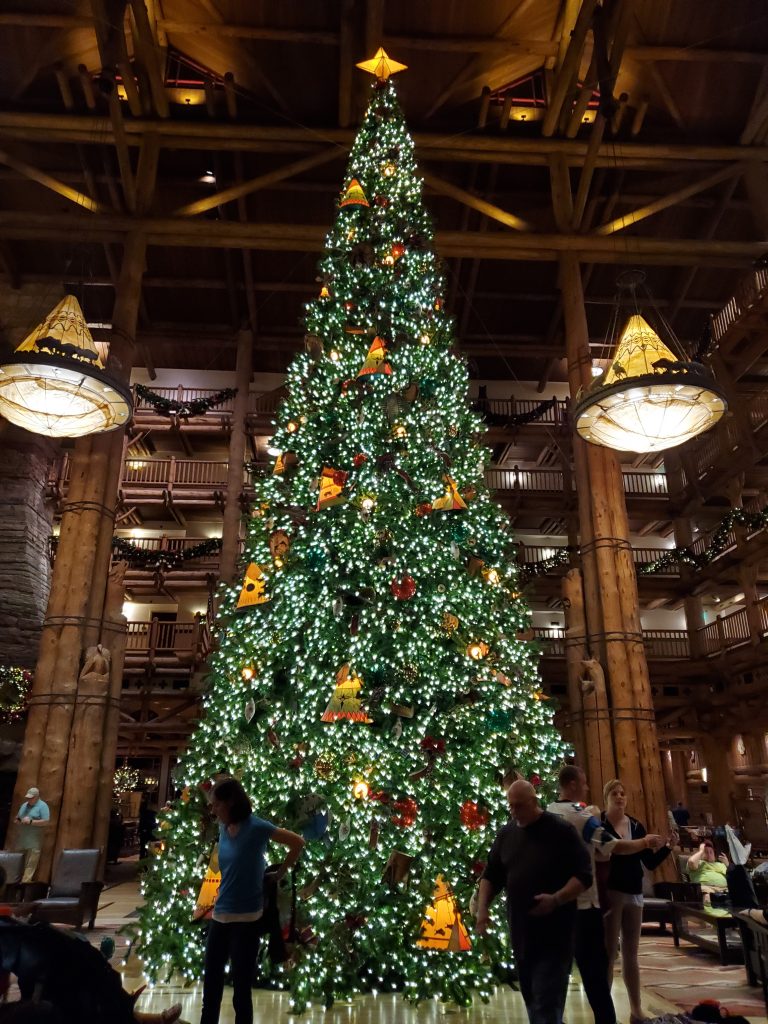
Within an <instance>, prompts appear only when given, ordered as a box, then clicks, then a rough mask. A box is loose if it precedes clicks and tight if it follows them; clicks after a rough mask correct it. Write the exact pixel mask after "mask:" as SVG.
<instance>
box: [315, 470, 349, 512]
mask: <svg viewBox="0 0 768 1024" xmlns="http://www.w3.org/2000/svg"><path fill="white" fill-rule="evenodd" d="M348 476H349V473H345V472H344V470H342V469H334V468H333V466H323V471H322V473H321V474H320V497H319V498H318V501H317V511H318V512H319V511H320V509H321V508H328V506H329V505H339V504H341V502H342V501H344V500H345V498H344V496H343V494H342V491H343V490H344V484H345V483H346V482H347V477H348Z"/></svg>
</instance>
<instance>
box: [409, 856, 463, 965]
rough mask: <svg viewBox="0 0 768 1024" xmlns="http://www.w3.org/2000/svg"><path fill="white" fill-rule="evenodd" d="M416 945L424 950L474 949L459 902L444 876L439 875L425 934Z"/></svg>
mask: <svg viewBox="0 0 768 1024" xmlns="http://www.w3.org/2000/svg"><path fill="white" fill-rule="evenodd" d="M416 945H417V946H421V947H422V948H423V949H440V950H443V951H444V952H447V953H458V952H466V950H468V949H471V948H472V943H471V941H470V938H469V934H468V932H467V929H466V928H465V927H464V924H463V922H462V920H461V913H460V912H459V908H458V906H457V905H456V897H455V896H454V895H453V891H452V890H451V887H450V886H449V885H448V883H447V882H446V881H445V879H444V878H443V876H442V875H438V876H437V881H436V882H435V891H434V893H433V894H432V902H431V903H430V904H429V906H428V907H427V908H426V910H425V911H424V920H423V921H422V923H421V934H420V935H419V938H418V939H417V941H416Z"/></svg>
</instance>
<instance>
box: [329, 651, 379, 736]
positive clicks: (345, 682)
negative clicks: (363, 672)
mask: <svg viewBox="0 0 768 1024" xmlns="http://www.w3.org/2000/svg"><path fill="white" fill-rule="evenodd" d="M362 686H363V681H362V679H361V678H360V677H359V676H358V675H357V674H356V673H355V672H353V671H352V670H351V668H350V665H349V662H345V663H344V664H343V665H342V666H341V668H340V669H339V671H338V672H337V673H336V686H335V688H334V691H333V694H332V695H331V699H330V700H329V701H328V707H327V708H326V709H325V711H324V712H323V717H322V719H321V721H323V722H339V721H344V720H346V721H349V722H365V723H366V724H368V723H370V721H371V719H370V718H369V717H368V715H367V714H366V713H365V710H364V708H363V704H362V701H361V700H360V696H359V694H360V690H361V689H362Z"/></svg>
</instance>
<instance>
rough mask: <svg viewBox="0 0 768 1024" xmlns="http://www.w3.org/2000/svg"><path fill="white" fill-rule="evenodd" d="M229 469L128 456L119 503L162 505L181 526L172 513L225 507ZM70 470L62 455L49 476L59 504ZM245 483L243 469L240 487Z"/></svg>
mask: <svg viewBox="0 0 768 1024" xmlns="http://www.w3.org/2000/svg"><path fill="white" fill-rule="evenodd" d="M228 468H229V467H228V463H227V462H226V461H221V460H210V459H177V458H176V457H175V456H170V457H168V458H159V459H157V458H151V459H150V458H136V457H133V456H129V457H128V458H126V460H125V462H124V464H123V474H122V479H121V481H120V487H119V489H118V496H119V501H120V502H121V503H122V505H123V507H125V506H131V505H133V506H136V507H139V508H141V507H142V506H147V505H153V506H154V505H162V506H164V507H165V509H166V511H167V512H168V514H169V515H170V516H171V517H172V518H175V519H176V520H177V521H179V522H182V520H181V517H180V515H179V514H176V513H175V510H181V509H183V508H185V507H186V508H199V507H203V508H206V507H208V506H210V505H215V506H217V507H219V508H223V507H224V504H225V492H226V486H227V471H228ZM70 470H71V459H70V456H69V454H68V453H65V454H64V456H63V457H62V459H61V460H60V462H59V463H58V464H57V465H55V466H54V467H53V469H52V470H51V473H50V475H49V478H48V494H49V496H50V497H52V498H54V499H55V500H58V501H61V500H63V498H64V497H65V496H66V493H67V489H68V487H69V474H70ZM247 479H248V473H247V470H246V468H245V466H243V487H245V485H246V483H247ZM155 515H156V513H155ZM182 525H184V524H183V522H182Z"/></svg>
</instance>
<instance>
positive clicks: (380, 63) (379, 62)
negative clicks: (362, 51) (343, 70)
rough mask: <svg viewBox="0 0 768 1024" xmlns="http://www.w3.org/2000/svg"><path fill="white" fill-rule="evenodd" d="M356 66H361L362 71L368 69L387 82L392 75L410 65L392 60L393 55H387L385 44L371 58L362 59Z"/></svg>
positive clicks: (371, 73) (380, 79)
mask: <svg viewBox="0 0 768 1024" xmlns="http://www.w3.org/2000/svg"><path fill="white" fill-rule="evenodd" d="M355 66H356V67H358V68H360V70H361V71H367V72H368V74H369V75H375V76H376V78H377V79H378V80H379V81H380V82H386V80H387V79H388V78H389V77H390V76H391V75H396V74H397V73H398V72H400V71H405V70H406V69H407V67H408V65H407V64H400V63H399V62H398V61H396V60H392V58H391V57H389V56H387V52H386V50H385V49H384V47H383V46H380V47H379V48H378V50H377V51H376V53H374V55H373V57H371V59H370V60H361V61H360V63H359V64H356V65H355Z"/></svg>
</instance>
